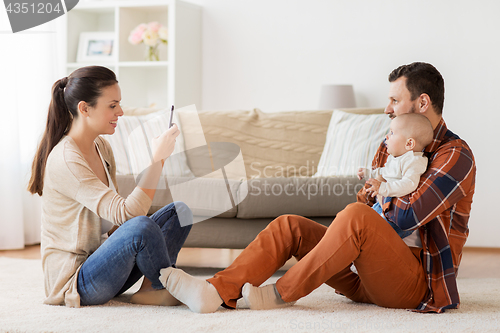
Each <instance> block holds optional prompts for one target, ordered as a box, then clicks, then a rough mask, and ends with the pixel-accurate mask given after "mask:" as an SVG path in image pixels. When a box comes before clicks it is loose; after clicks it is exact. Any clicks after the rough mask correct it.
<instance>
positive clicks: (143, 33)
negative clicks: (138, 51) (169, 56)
mask: <svg viewBox="0 0 500 333" xmlns="http://www.w3.org/2000/svg"><path fill="white" fill-rule="evenodd" d="M128 41H129V42H130V43H131V44H133V45H139V44H141V43H144V44H145V45H146V46H147V49H146V60H148V61H159V60H160V57H159V50H158V46H159V45H161V44H167V43H168V30H167V28H166V27H165V26H163V25H162V24H160V23H158V22H156V21H154V22H149V23H148V24H146V23H141V24H139V25H138V26H137V27H135V29H134V30H132V31H131V32H130V35H129V37H128Z"/></svg>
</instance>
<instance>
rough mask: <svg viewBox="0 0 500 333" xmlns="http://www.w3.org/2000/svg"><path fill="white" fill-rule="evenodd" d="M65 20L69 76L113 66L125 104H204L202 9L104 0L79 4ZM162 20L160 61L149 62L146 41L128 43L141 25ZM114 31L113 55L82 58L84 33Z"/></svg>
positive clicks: (152, 0)
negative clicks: (165, 34)
mask: <svg viewBox="0 0 500 333" xmlns="http://www.w3.org/2000/svg"><path fill="white" fill-rule="evenodd" d="M64 18H65V19H63V20H61V22H62V23H61V24H63V27H62V31H63V34H62V37H61V38H62V45H63V47H62V50H61V52H62V59H64V61H63V63H64V68H61V70H62V71H63V74H64V75H68V74H69V73H71V72H72V71H74V70H75V69H77V68H79V67H83V66H88V65H101V66H106V67H108V68H110V69H111V70H113V71H114V72H115V73H116V75H117V77H118V81H119V84H120V88H121V91H122V105H124V106H132V107H148V106H155V107H157V108H165V107H169V106H170V105H172V104H174V105H175V106H176V108H180V107H183V106H186V105H191V104H195V105H196V106H197V107H198V108H200V107H201V8H200V7H199V6H197V5H194V4H191V3H186V2H182V1H178V0H163V1H160V0H144V1H133V0H123V1H114V0H109V1H106V0H102V1H88V2H81V1H80V2H79V3H78V4H77V6H76V7H75V8H73V9H72V10H71V11H69V12H68V13H67V14H66V15H65V16H64ZM152 21H158V22H160V23H161V24H163V25H165V26H166V27H167V29H168V44H167V45H164V44H163V45H160V46H159V50H160V61H144V59H145V53H146V48H147V47H146V45H144V44H139V45H132V44H130V43H129V42H128V36H129V34H130V32H131V31H132V30H133V29H134V28H135V27H136V26H137V25H139V24H140V23H149V22H152ZM97 31H99V32H114V36H115V40H114V45H113V48H114V59H113V60H111V61H106V62H77V54H78V43H79V38H80V33H82V32H97Z"/></svg>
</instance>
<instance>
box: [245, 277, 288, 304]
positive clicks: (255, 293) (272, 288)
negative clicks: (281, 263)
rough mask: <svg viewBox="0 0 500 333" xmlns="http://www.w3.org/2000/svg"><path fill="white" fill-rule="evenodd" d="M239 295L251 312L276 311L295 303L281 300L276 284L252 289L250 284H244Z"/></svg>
mask: <svg viewBox="0 0 500 333" xmlns="http://www.w3.org/2000/svg"><path fill="white" fill-rule="evenodd" d="M241 294H242V295H243V298H244V299H245V302H246V303H247V305H248V306H249V307H250V309H252V310H266V309H276V308H282V307H285V306H292V305H294V304H295V302H289V303H287V302H285V301H283V300H282V299H281V296H280V294H279V293H278V290H277V289H276V284H268V285H266V286H263V287H254V286H252V285H251V284H250V283H245V285H244V286H243V288H242V289H241Z"/></svg>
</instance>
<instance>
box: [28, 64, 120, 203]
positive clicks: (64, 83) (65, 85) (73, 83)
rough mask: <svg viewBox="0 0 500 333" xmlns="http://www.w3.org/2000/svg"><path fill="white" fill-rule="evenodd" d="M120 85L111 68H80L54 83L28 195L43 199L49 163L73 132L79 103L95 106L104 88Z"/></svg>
mask: <svg viewBox="0 0 500 333" xmlns="http://www.w3.org/2000/svg"><path fill="white" fill-rule="evenodd" d="M117 82H118V81H117V80H116V76H115V74H114V73H113V71H111V70H109V69H108V68H105V67H100V66H88V67H82V68H79V69H77V70H75V71H74V72H73V73H71V75H70V76H69V77H64V78H62V79H60V80H57V81H56V82H55V83H54V85H53V86H52V98H51V101H50V105H49V112H48V116H47V125H46V127H45V132H44V133H43V136H42V139H41V141H40V145H39V146H38V149H37V152H36V154H35V158H34V159H33V164H32V166H31V178H30V181H29V185H28V191H29V192H31V193H32V194H35V193H37V194H38V195H40V196H41V195H42V193H43V177H44V175H45V165H46V164H47V159H48V157H49V154H50V152H51V151H52V149H53V148H54V147H55V146H56V145H57V144H58V143H59V141H61V139H62V138H63V136H64V135H65V134H66V133H67V132H68V131H69V129H70V128H71V124H72V123H73V119H74V118H75V117H77V116H78V103H79V102H80V101H85V102H87V103H88V104H89V105H90V106H95V105H96V103H97V99H98V98H99V96H100V95H101V90H102V88H104V87H107V86H110V85H113V84H115V83H117Z"/></svg>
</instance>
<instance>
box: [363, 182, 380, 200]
mask: <svg viewBox="0 0 500 333" xmlns="http://www.w3.org/2000/svg"><path fill="white" fill-rule="evenodd" d="M366 183H367V184H370V185H371V187H369V188H367V189H366V192H368V193H369V194H370V195H371V196H372V198H375V197H376V196H377V194H378V190H379V189H380V184H382V182H381V181H380V180H377V179H373V178H370V179H368V180H367V181H366Z"/></svg>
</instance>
